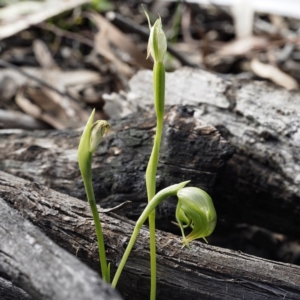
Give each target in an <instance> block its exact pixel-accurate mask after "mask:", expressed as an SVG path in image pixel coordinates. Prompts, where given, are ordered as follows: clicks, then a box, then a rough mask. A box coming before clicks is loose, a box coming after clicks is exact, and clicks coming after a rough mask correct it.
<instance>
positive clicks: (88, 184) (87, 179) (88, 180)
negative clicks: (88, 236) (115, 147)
mask: <svg viewBox="0 0 300 300" xmlns="http://www.w3.org/2000/svg"><path fill="white" fill-rule="evenodd" d="M91 162H92V153H90V154H89V159H88V162H87V164H88V165H89V167H88V170H87V173H86V176H84V177H83V182H84V187H85V192H86V195H87V198H88V201H89V204H90V207H91V210H92V214H93V218H94V223H95V229H96V235H97V241H98V251H99V257H100V267H101V273H102V279H103V280H104V281H105V282H107V283H110V279H109V272H108V266H107V261H106V253H105V246H104V238H103V233H102V227H101V222H100V218H99V212H98V209H97V205H96V200H95V194H94V189H93V184H92V167H91Z"/></svg>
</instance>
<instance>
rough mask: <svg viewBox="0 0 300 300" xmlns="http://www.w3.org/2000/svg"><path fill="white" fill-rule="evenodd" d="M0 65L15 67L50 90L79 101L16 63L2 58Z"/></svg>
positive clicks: (14, 68)
mask: <svg viewBox="0 0 300 300" xmlns="http://www.w3.org/2000/svg"><path fill="white" fill-rule="evenodd" d="M0 66H2V67H5V68H10V69H13V70H15V71H17V72H18V73H20V74H22V75H23V76H25V77H27V78H29V79H32V80H34V81H36V82H38V83H39V84H41V85H43V86H44V87H46V88H48V89H49V90H51V91H53V92H55V93H57V94H59V95H61V96H64V97H69V98H70V99H72V100H75V101H78V99H76V98H74V97H72V96H71V95H69V94H68V93H65V92H61V91H60V90H58V89H57V88H55V87H54V86H53V85H51V84H49V83H48V82H46V81H44V80H43V79H40V78H37V77H35V76H33V75H31V74H29V73H27V72H26V71H24V70H22V69H20V68H19V67H17V66H16V65H13V64H11V63H9V62H7V61H5V60H3V59H1V58H0Z"/></svg>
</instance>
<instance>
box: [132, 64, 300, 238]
mask: <svg viewBox="0 0 300 300" xmlns="http://www.w3.org/2000/svg"><path fill="white" fill-rule="evenodd" d="M166 82H167V83H166V89H167V91H166V104H169V105H170V104H177V105H180V104H182V105H188V106H189V107H191V108H193V109H194V110H195V114H194V115H195V116H196V117H198V118H200V119H201V120H203V121H204V122H206V123H208V124H211V125H213V126H215V127H216V128H217V129H218V131H219V132H220V133H221V135H222V136H223V137H224V138H225V139H226V140H227V141H228V142H229V143H230V144H231V145H232V146H234V147H235V154H234V155H233V157H232V158H231V159H230V160H229V161H228V163H227V164H226V167H225V169H223V171H222V173H221V174H220V176H219V177H218V180H217V182H216V184H215V189H214V192H213V199H214V203H215V206H216V209H217V212H218V217H219V218H218V220H219V225H220V224H222V223H224V224H225V223H226V224H233V223H236V224H238V223H240V224H241V223H248V224H252V225H257V226H261V227H264V228H268V229H270V230H271V231H273V232H280V233H284V234H286V235H290V236H291V237H296V238H299V236H300V109H299V107H300V105H299V103H300V92H299V91H287V90H285V89H283V88H279V87H277V86H275V85H272V84H270V83H266V82H258V81H251V80H242V79H233V80H227V81H226V80H224V79H222V78H220V77H218V76H216V75H213V74H211V73H208V72H205V71H201V70H193V69H189V68H183V69H180V70H178V71H176V72H174V73H170V74H167V77H166ZM130 88H131V91H130V97H128V101H130V104H131V105H132V106H133V107H134V108H133V109H147V107H148V106H149V105H152V102H153V99H152V96H151V90H152V75H151V72H150V71H142V72H139V73H138V74H137V75H136V76H134V77H133V78H132V80H131V82H130Z"/></svg>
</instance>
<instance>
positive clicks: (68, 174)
mask: <svg viewBox="0 0 300 300" xmlns="http://www.w3.org/2000/svg"><path fill="white" fill-rule="evenodd" d="M155 124H156V118H155V115H154V112H144V113H137V114H132V115H130V116H127V117H125V118H123V119H115V120H112V121H111V128H112V130H111V132H110V134H109V135H108V136H107V137H105V138H104V141H103V142H102V143H101V144H100V146H99V147H98V149H97V151H96V153H95V154H94V158H93V166H92V168H93V184H94V188H95V195H96V198H97V200H98V202H99V203H100V204H101V206H102V207H114V206H116V205H118V204H120V203H122V202H124V201H126V200H131V201H132V209H131V210H130V211H128V212H127V214H128V215H131V217H132V218H137V217H138V216H139V215H140V214H141V212H142V210H143V208H144V207H145V206H146V202H147V201H146V199H147V196H146V187H145V170H146V167H147V163H148V159H149V156H150V153H151V148H152V144H153V135H154V133H155V131H154V129H155ZM81 132H82V129H81V130H64V131H33V132H32V131H23V130H19V131H18V130H0V169H1V170H3V171H6V172H8V173H11V174H14V175H17V176H19V177H22V178H26V179H29V180H31V181H34V182H37V183H41V184H44V185H46V186H49V187H51V188H53V189H55V190H58V191H61V192H64V193H66V194H69V195H71V196H74V197H76V198H80V199H86V196H85V191H84V187H83V183H82V179H81V176H80V173H79V169H78V163H77V147H78V143H79V138H80V135H81ZM232 153H233V149H232V147H230V145H229V144H228V143H227V142H226V141H225V140H224V139H223V138H221V136H220V134H219V133H218V131H217V130H216V129H215V128H214V127H212V126H210V125H207V124H205V123H203V122H202V121H200V120H197V119H195V118H194V117H193V111H192V110H190V109H186V108H185V107H174V108H172V109H170V110H169V112H168V113H167V114H166V118H165V126H164V133H163V141H162V145H161V155H160V162H159V168H158V174H157V188H158V190H160V189H162V188H164V187H166V186H169V185H172V184H174V183H176V182H181V181H184V180H191V184H192V185H193V186H198V187H200V188H203V189H204V190H206V191H208V192H211V191H212V188H213V185H214V182H215V179H216V176H217V173H218V172H219V171H220V169H221V168H222V167H223V166H224V164H225V162H226V160H228V158H229V157H231V155H232ZM175 208H176V202H174V201H172V200H170V201H168V202H166V203H163V204H162V205H161V206H160V207H159V208H158V211H157V218H158V219H161V220H162V222H165V226H164V224H162V225H161V226H162V227H164V228H166V227H170V225H171V222H170V221H169V220H167V218H173V216H174V214H175ZM172 220H173V219H172Z"/></svg>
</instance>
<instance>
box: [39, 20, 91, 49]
mask: <svg viewBox="0 0 300 300" xmlns="http://www.w3.org/2000/svg"><path fill="white" fill-rule="evenodd" d="M36 26H37V27H39V28H41V29H43V30H48V31H51V32H53V33H54V34H56V35H58V36H60V37H65V38H68V39H71V40H76V41H78V42H80V43H82V44H85V45H87V46H90V47H92V48H94V45H95V43H94V41H92V40H90V39H88V38H86V37H84V36H82V35H81V34H78V33H75V32H70V31H67V30H63V29H60V28H59V27H57V26H55V25H52V24H47V23H41V24H37V25H36Z"/></svg>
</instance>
